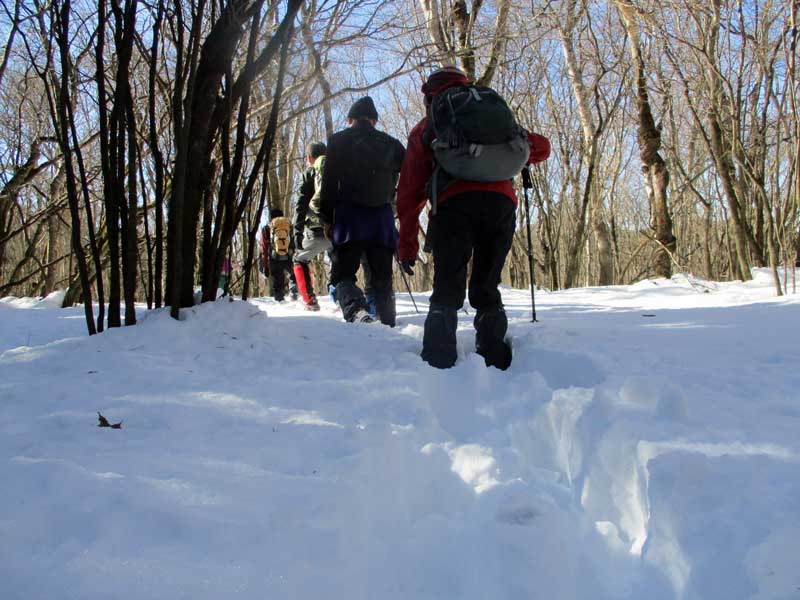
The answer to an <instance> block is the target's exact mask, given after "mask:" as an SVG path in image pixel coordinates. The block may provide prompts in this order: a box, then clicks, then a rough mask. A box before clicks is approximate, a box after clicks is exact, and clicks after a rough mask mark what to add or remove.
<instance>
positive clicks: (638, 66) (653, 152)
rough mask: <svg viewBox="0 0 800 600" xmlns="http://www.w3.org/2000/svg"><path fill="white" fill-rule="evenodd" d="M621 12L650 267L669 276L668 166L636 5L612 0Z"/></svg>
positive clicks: (671, 238)
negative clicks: (650, 240) (650, 238)
mask: <svg viewBox="0 0 800 600" xmlns="http://www.w3.org/2000/svg"><path fill="white" fill-rule="evenodd" d="M615 3H616V5H617V8H618V9H619V12H620V14H621V15H622V20H623V23H624V24H625V29H626V31H627V33H628V38H629V42H630V46H631V58H632V59H633V63H634V67H635V72H636V106H637V109H638V112H639V115H638V116H639V130H638V138H639V155H640V157H641V161H642V173H643V174H644V176H645V188H646V190H647V197H648V200H649V201H650V210H651V214H652V219H653V223H652V227H653V231H654V234H655V239H656V242H657V243H658V248H657V249H656V252H655V259H654V265H653V267H654V270H655V274H656V277H664V278H666V279H669V278H670V277H671V276H672V256H673V255H674V254H675V251H676V248H677V240H676V239H675V235H674V234H673V231H672V215H671V213H670V210H669V204H668V203H667V190H668V188H669V170H668V169H667V164H666V163H665V162H664V159H663V158H661V155H660V154H659V149H660V148H661V130H660V129H659V128H657V127H656V124H655V120H654V118H653V112H652V108H651V106H650V99H649V97H648V94H647V76H646V74H645V66H644V58H643V57H642V52H641V48H640V46H639V43H640V42H639V26H638V23H637V21H636V9H635V8H634V6H633V4H632V3H631V2H630V0H615Z"/></svg>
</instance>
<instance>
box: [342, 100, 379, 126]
mask: <svg viewBox="0 0 800 600" xmlns="http://www.w3.org/2000/svg"><path fill="white" fill-rule="evenodd" d="M347 118H348V119H374V120H375V121H377V120H378V111H377V110H376V109H375V103H374V102H373V101H372V98H370V97H369V96H364V97H363V98H359V99H358V100H356V101H355V102H353V106H351V107H350V111H349V112H348V113H347Z"/></svg>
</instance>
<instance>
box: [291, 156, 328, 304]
mask: <svg viewBox="0 0 800 600" xmlns="http://www.w3.org/2000/svg"><path fill="white" fill-rule="evenodd" d="M306 160H307V161H308V164H309V167H308V169H307V170H306V172H305V173H304V174H303V179H302V182H301V184H300V189H299V191H298V193H297V198H296V199H295V204H294V220H293V223H292V227H293V228H294V239H295V253H294V267H293V268H294V276H295V279H296V280H297V287H298V289H299V290H300V294H301V295H302V296H303V303H304V304H305V308H306V310H319V302H317V297H316V295H315V294H314V284H313V282H312V279H311V273H310V270H309V265H310V263H311V261H312V260H313V259H314V258H315V257H317V256H319V255H320V254H322V253H323V252H327V251H329V250H330V249H331V242H330V240H329V239H328V238H326V237H325V233H324V231H323V225H322V219H321V218H320V215H319V193H320V186H321V183H322V171H323V169H324V168H325V144H323V143H322V142H314V143H313V144H311V146H309V148H308V152H307V153H306Z"/></svg>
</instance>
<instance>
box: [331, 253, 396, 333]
mask: <svg viewBox="0 0 800 600" xmlns="http://www.w3.org/2000/svg"><path fill="white" fill-rule="evenodd" d="M362 254H363V255H364V257H365V259H366V262H367V264H368V265H369V269H370V281H371V284H372V293H373V294H375V308H376V312H377V313H378V318H379V319H380V320H381V323H383V324H384V325H389V326H390V327H394V324H395V305H394V290H393V289H392V263H393V260H394V250H393V249H392V248H387V247H386V246H384V245H382V244H376V243H373V242H347V243H345V244H341V245H339V246H334V248H333V251H332V252H331V284H333V285H334V286H336V300H337V301H338V302H339V306H341V307H342V315H343V316H344V319H345V321H353V319H355V315H356V313H357V312H358V311H359V310H361V309H364V310H367V309H368V306H367V301H366V298H365V297H364V292H363V291H362V290H361V288H359V287H358V286H357V285H356V273H357V272H358V267H359V266H360V265H361V255H362Z"/></svg>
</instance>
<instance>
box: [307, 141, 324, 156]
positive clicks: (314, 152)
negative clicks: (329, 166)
mask: <svg viewBox="0 0 800 600" xmlns="http://www.w3.org/2000/svg"><path fill="white" fill-rule="evenodd" d="M326 151H327V146H325V144H323V143H322V142H314V143H313V144H311V145H310V146H309V147H308V150H307V151H306V154H308V156H310V157H311V158H319V157H320V156H324V155H325V152H326Z"/></svg>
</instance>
